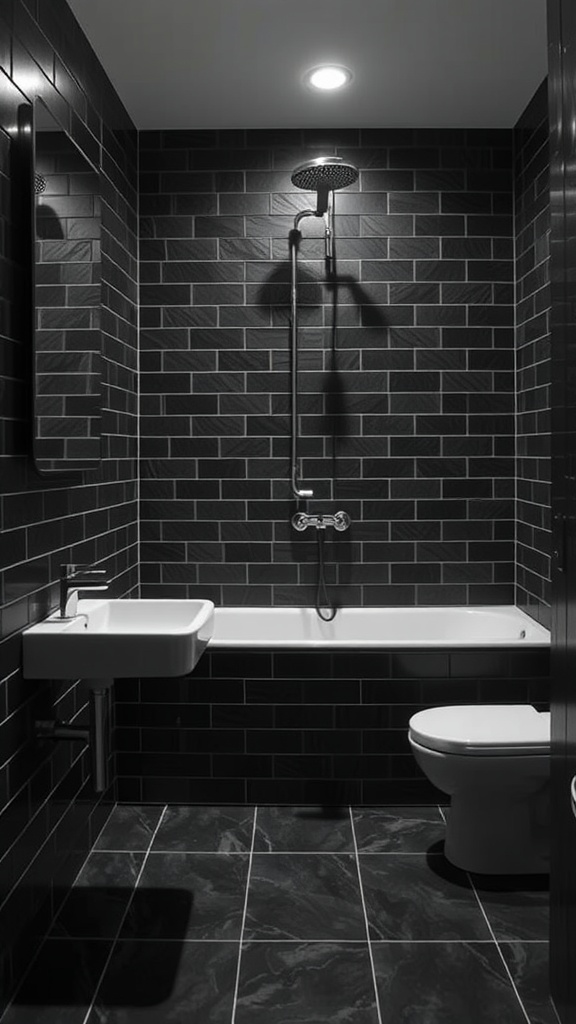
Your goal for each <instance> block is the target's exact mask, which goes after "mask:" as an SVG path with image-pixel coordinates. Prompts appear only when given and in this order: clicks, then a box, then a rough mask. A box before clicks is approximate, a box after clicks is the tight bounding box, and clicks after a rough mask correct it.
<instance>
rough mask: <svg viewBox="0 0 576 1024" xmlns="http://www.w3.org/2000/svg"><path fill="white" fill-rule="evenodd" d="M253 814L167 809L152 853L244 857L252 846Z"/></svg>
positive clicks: (227, 809)
mask: <svg viewBox="0 0 576 1024" xmlns="http://www.w3.org/2000/svg"><path fill="white" fill-rule="evenodd" d="M253 827H254V811H253V810H252V809H251V808H245V807H168V808H167V809H166V812H165V814H164V817H163V818H162V823H161V825H160V828H159V829H158V831H157V833H156V836H155V839H154V843H153V846H152V850H153V851H154V852H155V853H156V852H164V853H169V852H174V851H183V852H188V853H193V852H195V851H198V852H202V853H242V852H244V853H246V852H249V851H250V849H251V846H252V832H253Z"/></svg>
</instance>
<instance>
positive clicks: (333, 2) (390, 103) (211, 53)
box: [68, 0, 547, 129]
mask: <svg viewBox="0 0 576 1024" xmlns="http://www.w3.org/2000/svg"><path fill="white" fill-rule="evenodd" d="M68 3H69V6H70V7H71V8H72V10H73V11H74V13H75V15H76V17H77V19H78V21H79V22H80V24H81V26H82V28H83V29H84V32H85V34H86V35H87V37H88V39H89V40H90V42H91V44H92V46H93V48H94V50H95V51H96V54H97V55H98V57H99V59H100V61H101V63H102V64H103V66H104V68H105V69H106V71H107V72H108V75H109V77H110V79H111V81H112V83H113V84H114V86H115V88H116V90H117V92H118V93H119V95H120V97H121V99H122V100H123V102H124V104H125V106H126V107H127V109H128V112H129V113H130V115H131V116H132V118H133V120H134V122H135V124H136V126H137V127H138V128H142V129H146V128H318V127H327V128H334V127H355V128H371V127H375V128H376V127H385V126H386V127H415V126H418V127H465V126H466V127H510V126H512V125H513V124H514V123H515V122H516V120H517V119H518V116H519V115H520V113H521V112H522V110H523V109H524V107H525V105H526V103H527V102H528V100H529V99H530V98H531V96H532V95H533V93H534V91H535V90H536V88H537V87H538V85H539V84H540V82H541V81H542V79H543V78H544V76H545V74H546V61H547V54H546V0H96V2H94V0H68ZM327 62H331V63H338V64H344V65H346V66H347V67H349V68H350V69H351V70H352V72H353V74H354V79H353V81H352V83H351V85H349V86H348V88H347V89H346V90H345V91H343V92H342V93H340V94H334V93H333V94H316V93H312V92H311V90H310V89H309V88H308V87H307V86H306V85H304V84H303V82H302V77H303V75H304V73H305V72H306V71H307V70H308V69H309V68H311V67H314V66H315V65H318V64H321V63H327Z"/></svg>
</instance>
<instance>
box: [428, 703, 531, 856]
mask: <svg viewBox="0 0 576 1024" xmlns="http://www.w3.org/2000/svg"><path fill="white" fill-rule="evenodd" d="M408 739H409V741H410V746H411V748H412V753H413V754H414V757H415V758H416V761H417V762H418V764H419V765H420V768H421V769H422V771H423V772H424V774H425V775H426V776H427V777H428V778H429V779H430V782H432V783H433V784H434V785H435V786H436V787H437V788H438V789H440V790H442V792H443V793H447V794H448V795H449V796H450V797H451V802H450V809H449V810H448V811H447V818H448V822H447V826H446V839H445V845H444V852H445V855H446V857H447V859H448V860H449V861H450V862H451V863H452V864H454V865H456V867H459V868H463V869H464V870H465V871H475V872H476V871H477V872H480V873H484V874H540V873H543V872H548V871H549V827H550V822H549V817H550V791H549V790H550V712H549V711H537V710H536V708H534V707H532V705H531V704H480V705H472V706H459V707H440V708H428V709H427V710H425V711H418V712H417V714H415V715H413V716H412V718H411V719H410V722H409V732H408Z"/></svg>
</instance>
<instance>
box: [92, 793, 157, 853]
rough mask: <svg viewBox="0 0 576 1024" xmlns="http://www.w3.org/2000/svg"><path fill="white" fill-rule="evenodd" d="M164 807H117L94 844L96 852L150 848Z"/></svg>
mask: <svg viewBox="0 0 576 1024" xmlns="http://www.w3.org/2000/svg"><path fill="white" fill-rule="evenodd" d="M163 810H164V808H163V807H130V806H128V805H122V804H120V805H119V806H117V807H115V808H114V810H113V811H112V813H111V815H110V817H109V818H108V821H107V822H106V824H105V825H104V828H103V829H102V832H101V833H100V835H99V836H98V839H97V840H96V842H95V843H94V849H95V850H142V851H143V852H144V853H145V852H146V850H147V849H148V847H149V846H150V840H151V839H152V836H153V835H154V829H155V828H156V826H157V824H158V822H159V821H160V817H161V815H162V811H163Z"/></svg>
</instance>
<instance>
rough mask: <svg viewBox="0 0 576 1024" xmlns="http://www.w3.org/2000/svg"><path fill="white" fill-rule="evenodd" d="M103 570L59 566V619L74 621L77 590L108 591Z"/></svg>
mask: <svg viewBox="0 0 576 1024" xmlns="http://www.w3.org/2000/svg"><path fill="white" fill-rule="evenodd" d="M105 575H106V572H105V570H104V569H92V567H91V566H89V565H61V566H60V618H61V619H74V618H75V617H76V615H77V614H78V591H79V590H108V580H101V579H99V577H102V576H105Z"/></svg>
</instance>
